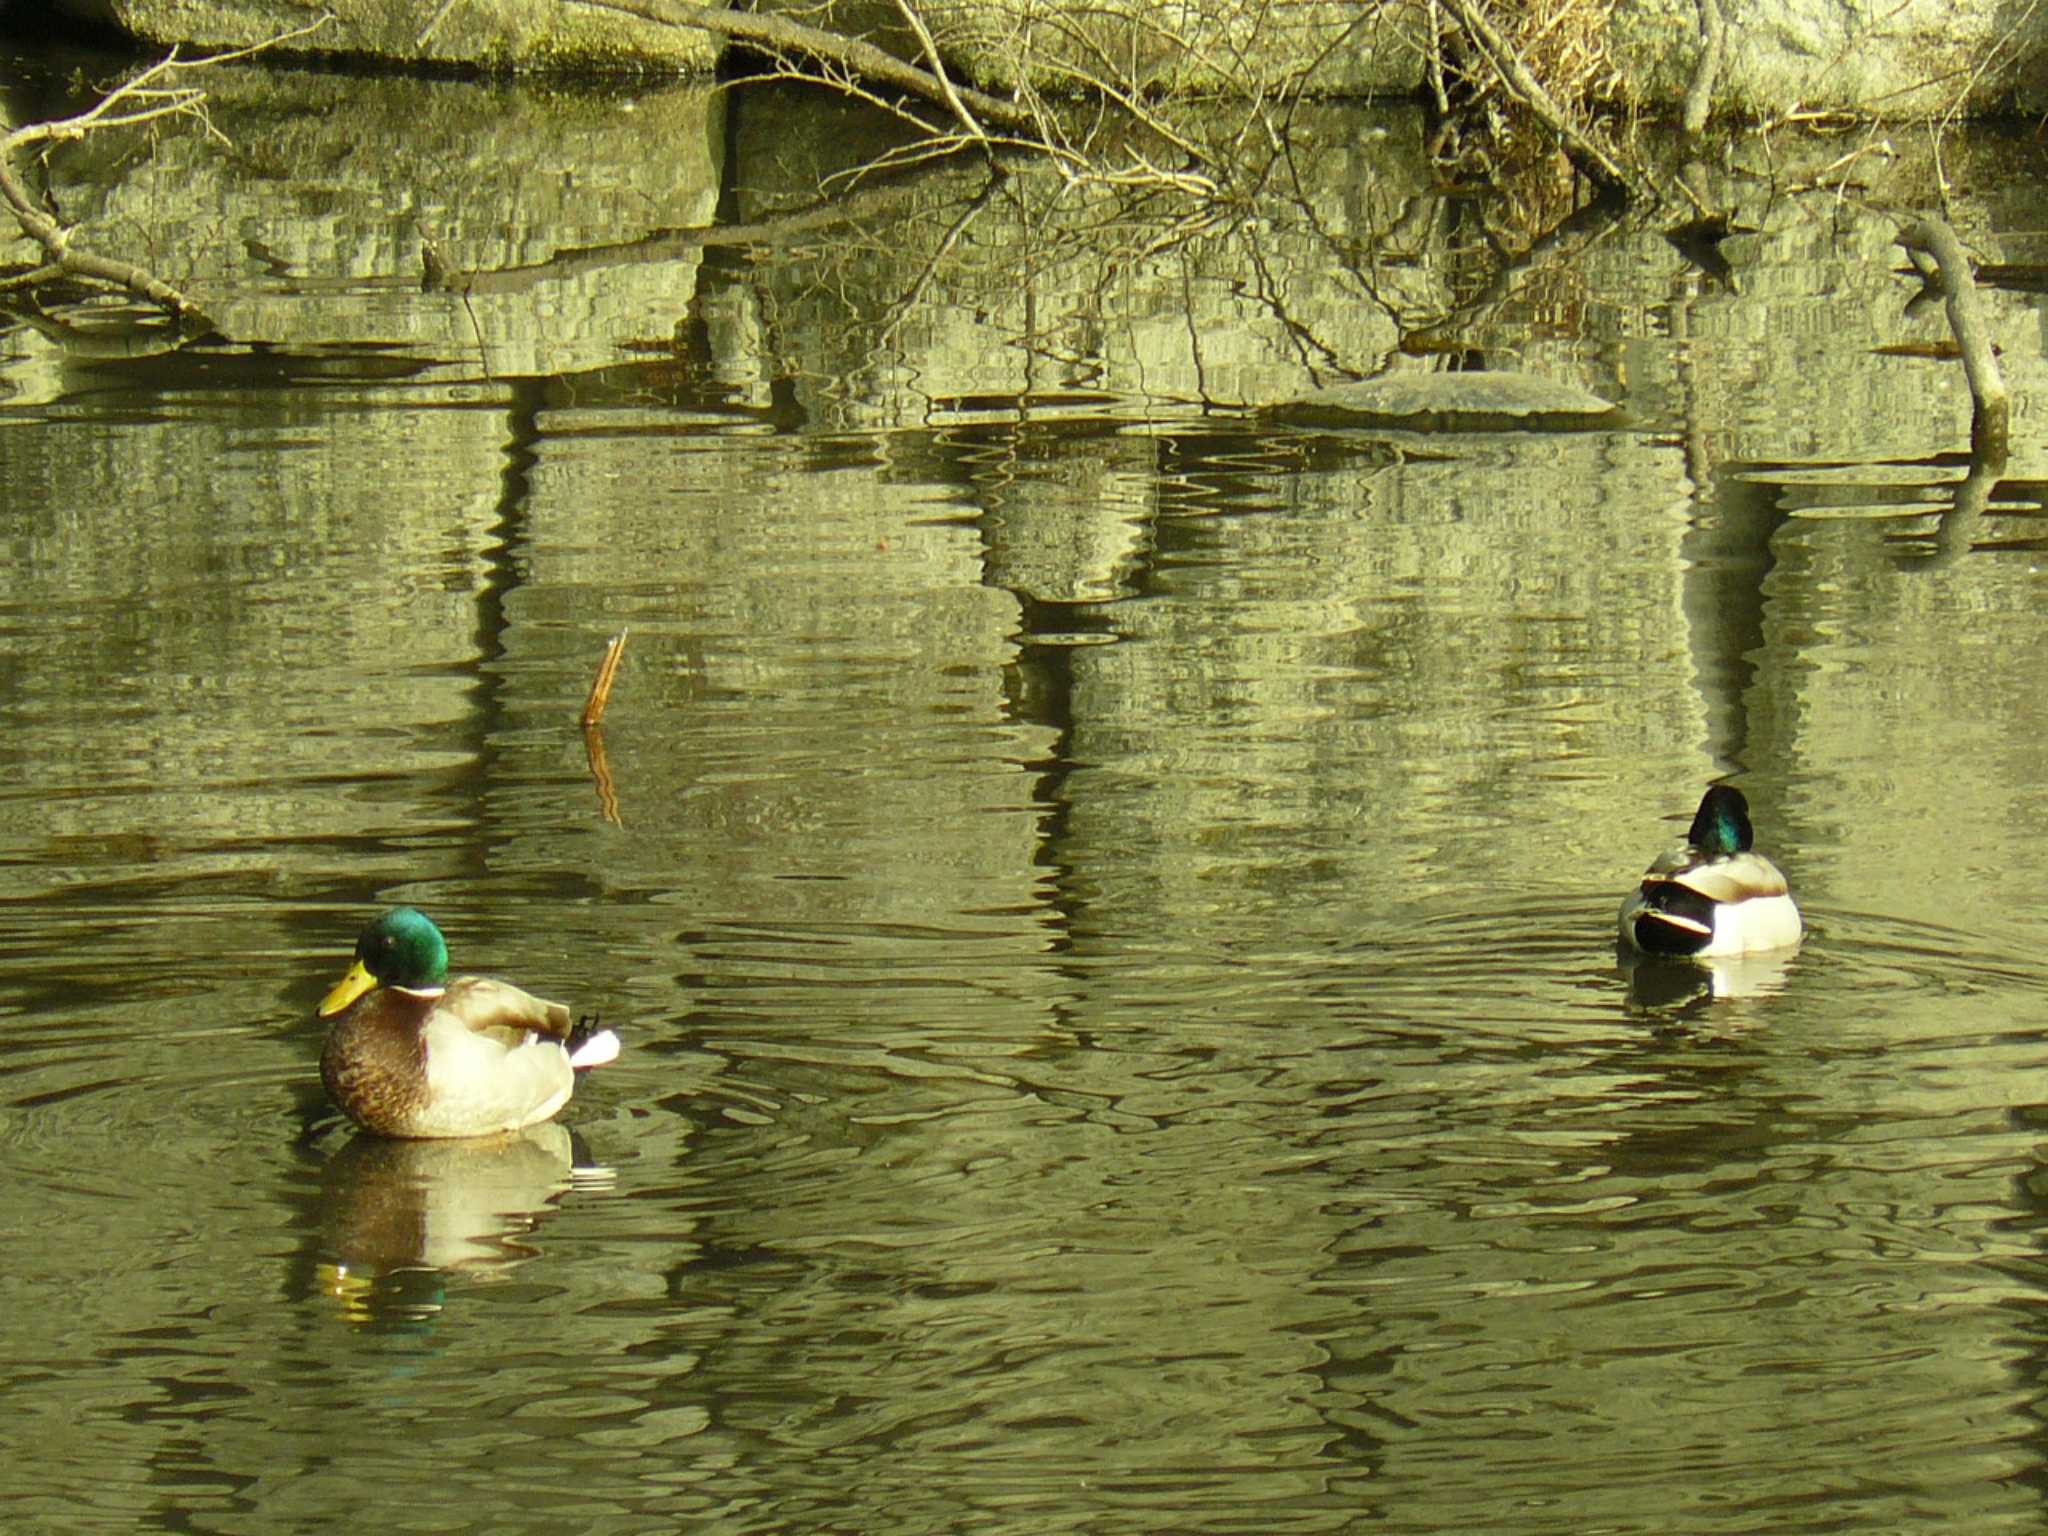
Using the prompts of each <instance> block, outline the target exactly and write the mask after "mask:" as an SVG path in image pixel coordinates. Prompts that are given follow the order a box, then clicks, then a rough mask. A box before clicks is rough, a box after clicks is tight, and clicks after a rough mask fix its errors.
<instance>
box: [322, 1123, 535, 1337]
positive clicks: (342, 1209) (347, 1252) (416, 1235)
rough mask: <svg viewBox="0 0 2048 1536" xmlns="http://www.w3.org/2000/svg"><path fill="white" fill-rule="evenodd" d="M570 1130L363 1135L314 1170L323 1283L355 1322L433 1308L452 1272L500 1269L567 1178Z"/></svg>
mask: <svg viewBox="0 0 2048 1536" xmlns="http://www.w3.org/2000/svg"><path fill="white" fill-rule="evenodd" d="M574 1166H575V1156H574V1151H573V1148H572V1144H571V1141H570V1137H569V1133H568V1131H567V1130H565V1129H564V1128H563V1127H562V1126H561V1125H559V1124H557V1123H555V1122H553V1121H549V1122H548V1123H547V1124H545V1125H535V1126H529V1127H527V1128H526V1129H525V1130H524V1131H521V1132H518V1133H516V1134H514V1135H509V1136H491V1137H483V1138H478V1139H475V1140H463V1141H392V1140H388V1139H386V1138H383V1137H378V1136H369V1135H359V1136H357V1137H356V1138H355V1139H354V1140H352V1141H350V1142H349V1143H348V1145H346V1146H344V1147H343V1148H342V1149H341V1150H340V1151H339V1152H337V1153H335V1154H334V1156H333V1157H331V1158H330V1159H328V1162H327V1166H326V1167H325V1168H324V1169H323V1170H322V1172H321V1178H320V1208H319V1228H320V1257H321V1264H320V1286H321V1289H322V1290H324V1291H326V1292H327V1294H329V1295H330V1296H333V1297H334V1298H336V1299H337V1301H339V1303H340V1305H341V1308H342V1311H343V1312H344V1313H345V1314H346V1315H347V1316H348V1318H349V1320H350V1321H352V1322H370V1321H373V1320H377V1319H388V1318H393V1317H416V1316H419V1315H421V1314H423V1313H427V1312H432V1311H436V1310H438V1309H439V1305H440V1298H441V1288H442V1282H443V1280H444V1279H445V1277H446V1276H447V1275H449V1274H450V1273H453V1272H457V1271H460V1272H463V1273H465V1274H467V1275H470V1276H471V1277H474V1278H484V1279H490V1278H499V1277H502V1276H503V1275H504V1274H506V1273H507V1272H508V1271H509V1270H511V1269H512V1268H513V1267H514V1266H516V1265H518V1264H520V1263H522V1262H524V1261H525V1260H527V1259H529V1258H532V1257H533V1256H534V1255H535V1254H536V1253H537V1252H538V1249H537V1248H535V1247H534V1246H533V1245H532V1244H530V1243H528V1242H526V1241H524V1239H527V1238H530V1237H531V1236H532V1235H533V1234H534V1233H535V1232H537V1231H538V1230H539V1227H540V1224H541V1220H542V1218H543V1216H544V1215H545V1214H546V1212H547V1211H548V1210H549V1209H550V1208H551V1207H553V1206H554V1205H555V1203H556V1202H557V1201H558V1200H560V1198H561V1197H562V1195H563V1194H564V1193H565V1192H566V1191H567V1190H568V1189H569V1188H570V1187H571V1184H572V1183H573V1182H574Z"/></svg>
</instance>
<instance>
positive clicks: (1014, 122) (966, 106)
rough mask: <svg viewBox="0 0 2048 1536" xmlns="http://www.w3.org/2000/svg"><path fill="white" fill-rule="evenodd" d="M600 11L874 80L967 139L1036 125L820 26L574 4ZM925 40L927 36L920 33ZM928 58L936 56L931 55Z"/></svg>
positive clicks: (746, 15) (637, 3)
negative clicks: (938, 113) (990, 128)
mask: <svg viewBox="0 0 2048 1536" xmlns="http://www.w3.org/2000/svg"><path fill="white" fill-rule="evenodd" d="M576 3H577V4H579V5H588V6H591V7H593V8H594V9H596V10H600V11H618V12H620V13H622V14H624V15H627V16H638V17H639V18H640V19H641V20H643V21H653V22H661V23H665V24H666V25H668V26H672V27H697V28H700V29H702V30H703V31H706V32H715V33H717V34H718V35H719V36H720V37H726V38H731V39H732V40H733V41H735V42H740V43H746V44H749V45H751V46H753V47H756V48H761V49H764V50H766V51H768V52H770V53H777V54H783V55H794V56H796V57H800V58H809V59H815V60H816V61H818V62H819V63H821V64H826V65H830V66H833V67H836V68H839V69H844V70H847V71H849V72H850V73H852V74H853V75H856V76H858V77H859V78H861V79H865V80H873V81H877V82H879V83H881V84H883V85H887V86H891V87H893V88H894V89H896V90H899V91H905V92H908V93H909V94H910V95H913V96H921V97H923V98H924V99H925V100H926V101H929V102H933V103H935V104H936V105H939V106H942V107H945V108H946V109H947V110H948V111H950V112H952V113H953V114H954V115H955V116H956V117H957V118H958V119H959V121H960V124H961V126H962V128H964V129H965V130H966V132H967V134H968V135H969V136H970V137H972V138H977V139H979V138H983V137H986V133H985V130H984V129H983V127H982V124H984V123H993V124H995V125H996V126H997V127H999V128H1007V129H1010V130H1013V131H1018V132H1028V131H1030V130H1032V129H1033V128H1035V127H1036V126H1037V124H1036V120H1035V119H1034V118H1033V116H1032V114H1031V113H1030V111H1028V110H1027V109H1026V108H1024V107H1021V106H1019V105H1018V104H1017V103H1016V102H1014V101H1006V100H1004V99H1003V98H1002V97H1000V96H991V95H989V94H988V93H987V92H986V91H977V90H975V89H974V88H973V87H971V86H965V85H955V84H954V83H953V82H952V81H951V80H948V79H946V78H945V77H943V76H940V75H934V74H932V73H931V72H929V71H927V70H922V69H919V68H918V67H917V66H916V65H915V64H906V63H904V62H903V61H902V60H901V59H899V58H897V57H896V55H894V54H893V53H887V52H884V51H883V50H882V49H880V48H877V47H876V46H875V45H874V44H873V43H869V42H863V41H862V40H861V39H859V38H857V37H843V36H841V35H840V34H839V33H837V32H827V31H826V30H824V29H823V28H822V27H808V26H805V25H804V24H803V23H802V22H798V21H791V20H790V19H789V18H788V17H787V16H763V15H756V14H754V13H752V12H749V11H721V10H713V9H712V8H711V7H709V6H703V5H690V4H686V3H684V0H576ZM925 37H926V38H927V39H928V37H929V34H925ZM932 57H934V58H936V54H935V53H934V54H933V55H932Z"/></svg>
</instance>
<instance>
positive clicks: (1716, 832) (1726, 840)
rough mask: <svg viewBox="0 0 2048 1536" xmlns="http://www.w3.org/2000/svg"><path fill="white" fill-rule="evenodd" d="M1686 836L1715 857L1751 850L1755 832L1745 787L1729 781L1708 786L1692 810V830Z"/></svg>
mask: <svg viewBox="0 0 2048 1536" xmlns="http://www.w3.org/2000/svg"><path fill="white" fill-rule="evenodd" d="M1685 840H1686V841H1687V842H1689V843H1691V844H1692V845H1693V847H1695V848H1697V849H1699V850H1700V852H1702V853H1704V854H1707V855H1708V856H1710V857H1712V858H1716V859H1725V858H1727V857H1728V856H1729V855H1730V854H1734V853H1747V852H1749V849H1750V844H1751V843H1753V842H1754V841H1755V840H1756V833H1755V831H1754V830H1753V829H1752V828H1751V827H1750V824H1749V802H1748V801H1747V800H1745V799H1744V798H1743V797H1742V791H1741V790H1739V789H1732V788H1730V787H1729V786H1728V785H1726V784H1716V785H1715V786H1714V787H1713V788H1712V789H1710V790H1708V791H1707V792H1706V794H1705V796H1703V797H1702V798H1701V800H1700V808H1699V810H1698V811H1696V812H1694V814H1693V818H1692V830H1691V831H1690V832H1688V833H1686V835H1685Z"/></svg>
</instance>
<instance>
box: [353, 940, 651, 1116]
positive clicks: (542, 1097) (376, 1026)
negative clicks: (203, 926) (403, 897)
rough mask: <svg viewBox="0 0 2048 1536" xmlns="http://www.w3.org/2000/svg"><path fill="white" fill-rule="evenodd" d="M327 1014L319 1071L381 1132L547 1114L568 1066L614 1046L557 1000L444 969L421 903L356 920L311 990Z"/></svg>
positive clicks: (612, 1054) (568, 1083) (572, 1070)
mask: <svg viewBox="0 0 2048 1536" xmlns="http://www.w3.org/2000/svg"><path fill="white" fill-rule="evenodd" d="M319 1014H320V1017H322V1018H335V1016H336V1015H339V1018H338V1019H337V1020H336V1023H335V1025H334V1028H333V1030H332V1031H331V1032H330V1033H329V1034H328V1036H327V1044H326V1047H325V1049H323V1050H322V1051H321V1053H320V1079H321V1081H322V1082H324V1083H325V1084H326V1085H327V1092H328V1094H329V1095H330V1096H331V1097H332V1098H333V1100H334V1102H335V1103H336V1104H337V1105H339V1106H340V1107H341V1109H342V1111H343V1112H344V1113H345V1114H347V1116H348V1117H349V1118H350V1119H351V1120H353V1121H355V1122H356V1124H358V1125H360V1126H362V1127H363V1129H365V1130H368V1131H375V1132H377V1133H378V1134H379V1135H383V1136H418V1137H445V1136H489V1135H493V1134H495V1133H497V1132H499V1131H516V1130H518V1129H519V1128H520V1127H522V1126H528V1125H535V1124H538V1123H539V1122H540V1121H543V1120H546V1119H548V1118H549V1117H550V1116H552V1115H553V1114H554V1113H555V1112H556V1111H557V1110H559V1109H560V1108H561V1107H562V1106H563V1105H564V1104H566V1103H568V1102H569V1095H570V1093H571V1092H572V1091H573V1090H574V1089H575V1086H576V1073H577V1072H578V1071H580V1070H582V1069H583V1068H586V1067H595V1066H602V1065H603V1064H604V1063H605V1062H608V1061H611V1060H614V1059H615V1058H616V1057H617V1056H618V1054H619V1037H618V1036H617V1035H615V1034H613V1033H612V1032H611V1031H610V1030H608V1029H604V1030H594V1031H582V1030H579V1029H578V1028H577V1027H576V1025H575V1021H574V1020H573V1019H572V1018H571V1017H570V1014H569V1010H568V1009H567V1008H566V1007H564V1006H563V1005H562V1004H560V1003H551V1002H549V1001H548V1000H547V999H546V998H540V997H534V996H532V995H531V994H530V993H527V992H522V991H521V990H520V989H519V988H517V987H515V986H512V985H511V984H510V983H509V982H503V981H492V980H490V979H489V978H488V977H484V976H457V977H455V978H454V979H453V980H450V979H449V976H448V945H447V942H446V941H445V940H444V939H443V938H442V937H441V930H440V929H438V928H436V927H435V926H434V924H433V923H432V921H431V920H429V919H428V917H427V916H426V914H425V913H423V912H420V911H418V910H417V909H415V908H412V907H394V908H393V909H392V910H391V911H389V912H386V913H385V914H384V915H383V916H382V917H380V918H378V919H377V920H376V921H375V922H373V923H371V924H370V926H369V927H367V928H365V929H364V930H363V933H362V937H361V938H360V939H358V940H357V941H356V953H355V963H354V964H353V965H351V966H350V967H349V969H348V974H347V975H346V976H344V977H342V979H341V980H340V981H339V982H337V983H335V986H334V988H333V990H332V991H330V992H329V993H328V994H327V996H326V997H324V998H322V999H321V1000H320V1008H319Z"/></svg>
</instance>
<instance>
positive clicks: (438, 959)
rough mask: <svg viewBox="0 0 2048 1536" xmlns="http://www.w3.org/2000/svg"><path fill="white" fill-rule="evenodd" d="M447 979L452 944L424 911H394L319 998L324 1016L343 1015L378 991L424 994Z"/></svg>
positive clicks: (368, 932) (368, 931)
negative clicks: (397, 989)
mask: <svg viewBox="0 0 2048 1536" xmlns="http://www.w3.org/2000/svg"><path fill="white" fill-rule="evenodd" d="M447 979H448V944H447V941H446V940H444V939H443V938H442V937H441V930H440V929H438V928H436V927H435V926H434V924H433V921H432V919H430V918H429V917H428V916H427V914H426V913H424V912H422V911H420V910H419V909H418V908H416V907H393V908H392V909H391V910H390V911H389V912H386V913H385V914H384V915H383V916H382V917H380V918H378V919H377V920H376V921H375V922H374V923H372V924H370V926H369V927H367V928H365V929H364V930H363V936H362V937H361V938H359V939H357V940H356V956H355V963H354V964H353V965H351V966H350V967H349V968H348V974H347V975H346V976H344V977H342V978H341V980H340V981H338V982H336V983H335V985H334V989H333V990H332V991H331V992H329V993H328V994H327V996H326V997H324V998H322V999H321V1000H320V1010H319V1011H320V1016H321V1017H322V1018H327V1017H330V1016H332V1015H334V1014H337V1013H340V1012H341V1011H342V1009H344V1008H346V1007H348V1006H349V1004H351V1003H353V1002H354V1001H355V1000H356V999H357V998H359V997H361V996H362V995H363V994H364V993H365V992H369V991H371V990H373V989H374V988H377V987H405V988H408V989H409V990H411V991H414V992H424V991H428V990H431V989H432V988H434V987H438V986H440V985H441V984H442V983H443V982H445V981H447Z"/></svg>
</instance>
